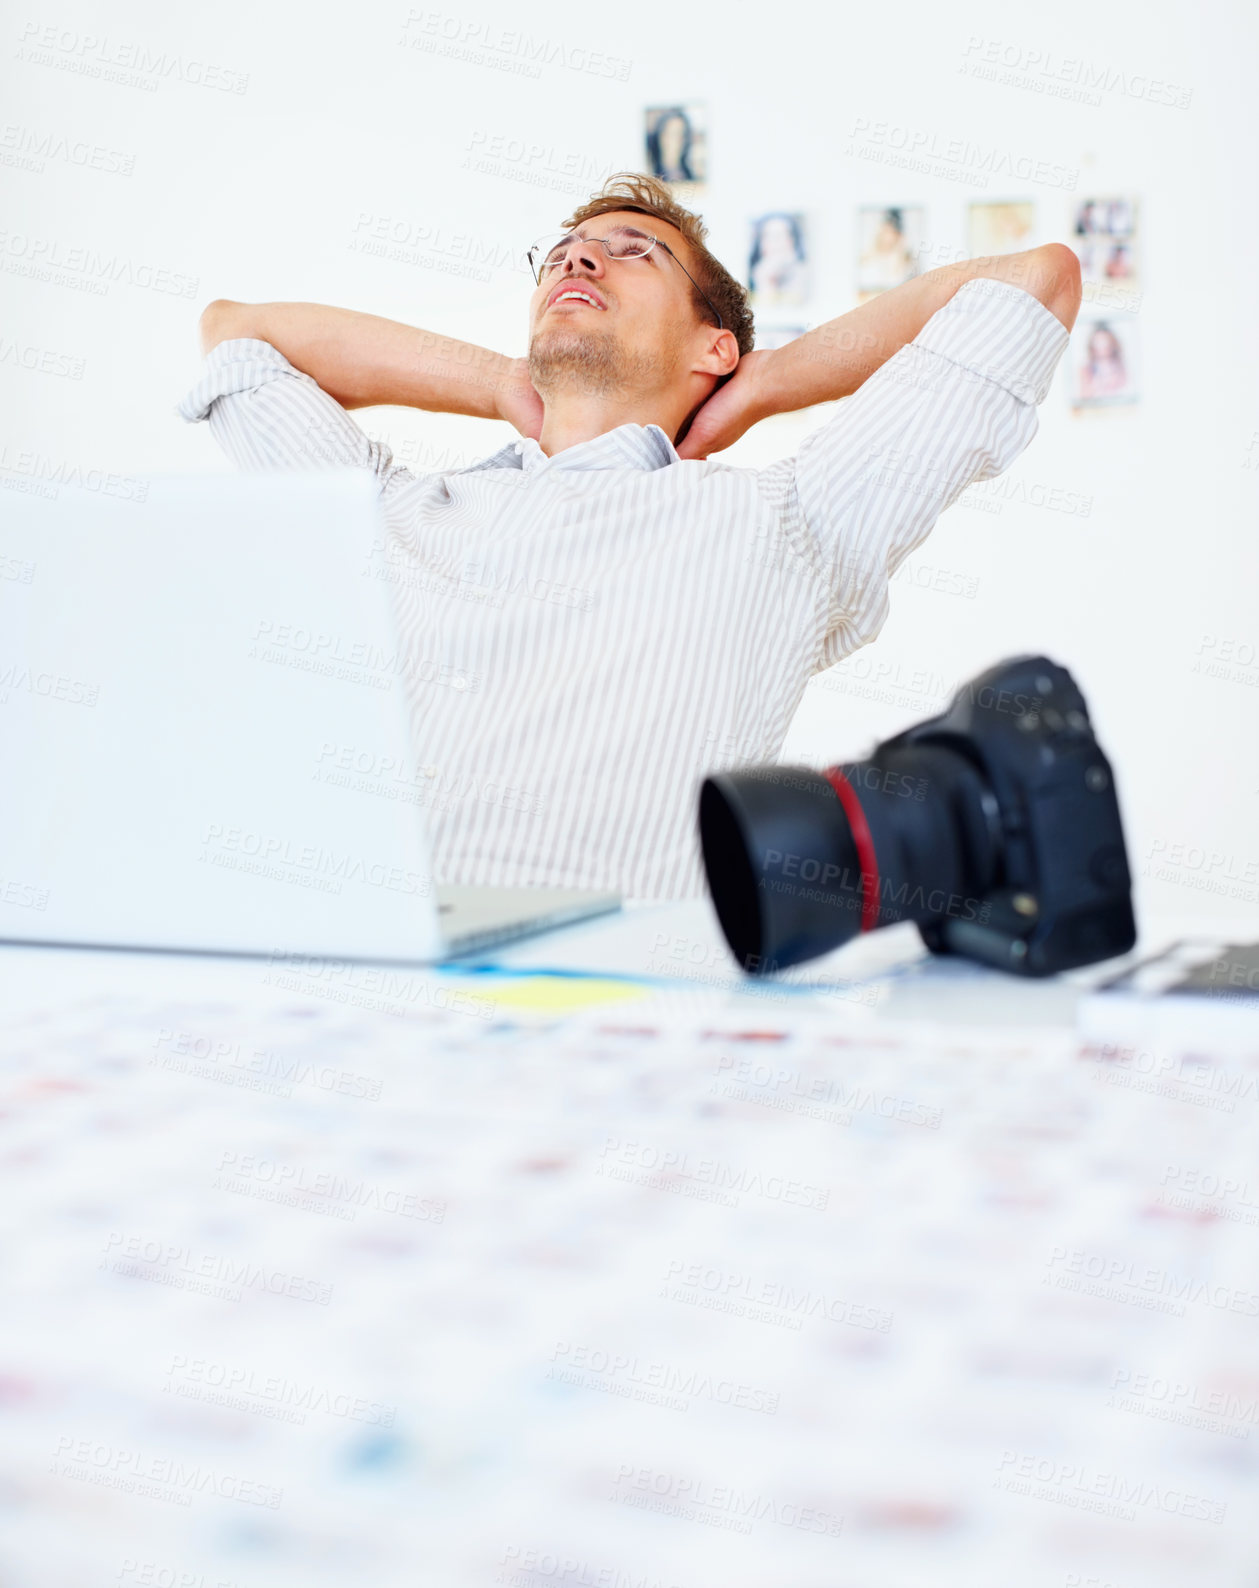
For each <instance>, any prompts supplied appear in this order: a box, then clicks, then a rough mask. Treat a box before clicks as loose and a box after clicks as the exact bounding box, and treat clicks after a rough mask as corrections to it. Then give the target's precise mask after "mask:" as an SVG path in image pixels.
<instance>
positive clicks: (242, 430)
mask: <svg viewBox="0 0 1259 1588" xmlns="http://www.w3.org/2000/svg"><path fill="white" fill-rule="evenodd" d="M177 412H178V413H179V415H180V416H181V418H183V419H186V420H187V421H188V422H189V423H190V424H195V423H196V422H197V421H198V420H202V419H205V420H208V421H209V425H210V433H211V434H212V435H213V437H214V439H215V440H216V441H217V442H218V444H219V445H220V446H221V447H222V448H223V451H224V452H226V454H227V455H228V457H229V458H231V460H232V462H233V463H235V464H236V465H237V466H238V467H239V468H241V469H246V470H251V471H260V470H266V469H325V468H327V469H343V468H346V467H349V468H361V469H368V470H370V471H371V472H372V473H373V474H375V475H376V476H377V478H378V479H379V480H380V484H381V490H382V492H383V491H384V490H386V489H388V488H390V487H392V486H397V485H399V484H402V483H404V482H408V481H410V480H412V479H414V478H415V476H414V475H413V474H412V473H411V472H410V471H409V470H408V469H405V468H403V467H402V466H401V464H396V463H394V461H393V454H392V453H391V452H390V450H389V448H388V447H387V446H385V444H384V443H383V442H380V441H373V440H372V439H371V438H370V437H369V436H367V435H365V434H364V433H363V431H362V430H361V429H360V428H359V427H358V425H356V424H355V423H354V421H353V419H351V418H350V416H349V414H348V413H346V411H345V409H344V408H342V406H341V404H340V403H339V402H337V401H336V399H335V398H334V397H330V396H329V395H328V393H327V392H326V391H324V389H323V388H322V387H321V386H320V385H319V384H318V382H317V381H315V380H313V379H312V378H311V377H310V376H309V375H306V374H303V372H302V371H301V370H299V369H294V367H293V366H292V364H290V363H289V361H288V359H286V358H285V357H284V355H283V353H281V352H279V351H278V349H276V348H274V347H272V346H271V344H270V342H261V341H257V340H255V339H253V338H247V337H242V338H238V339H237V340H235V341H230V342H220V343H219V344H218V346H217V347H215V348H213V349H211V351H210V352H209V353H208V354H207V355H206V359H205V363H204V365H203V366H202V370H201V379H200V380H199V381H198V382H197V384H196V385H195V386H194V387H193V388H192V390H191V391H190V392H189V393H188V394H187V396H186V397H184V399H183V401H182V402H180V403H179V405H178V408H177Z"/></svg>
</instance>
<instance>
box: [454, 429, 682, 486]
mask: <svg viewBox="0 0 1259 1588" xmlns="http://www.w3.org/2000/svg"><path fill="white" fill-rule="evenodd" d="M678 461H679V459H678V455H677V452H676V451H675V450H674V446H673V443H672V441H670V440H669V438H668V436H667V435H665V433H664V431H663V430H662V429H661V428H660V426H659V425H635V424H625V425H618V426H617V427H616V429H615V430H605V431H604V433H603V434H602V435H601V436H594V437H592V438H591V440H589V441H580V442H578V444H577V445H576V446H575V447H565V448H564V450H563V452H557V453H556V454H555V456H554V457H552V458H548V457H547V455H546V453H545V452H543V450H542V448H541V447H540V446H539V445H538V443H537V442H536V441H535V440H534V439H533V437H532V436H524V437H522V438H521V439H520V440H519V441H509V442H508V443H507V445H506V446H505V447H503V448H501V449H500V450H499V451H498V452H495V453H494V454H493V455H492V456H491V457H488V458H482V459H481V461H480V462H479V463H474V464H472V465H471V467H470V468H468V469H466V470H464V471H463V472H464V473H468V474H471V473H472V472H473V471H474V470H477V469H520V470H522V471H523V472H524V473H526V474H538V473H542V472H544V471H545V470H547V469H574V470H589V469H645V470H649V469H662V468H664V467H665V466H666V465H667V464H670V463H677V462H678Z"/></svg>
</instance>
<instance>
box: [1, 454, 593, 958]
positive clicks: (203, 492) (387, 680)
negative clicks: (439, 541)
mask: <svg viewBox="0 0 1259 1588" xmlns="http://www.w3.org/2000/svg"><path fill="white" fill-rule="evenodd" d="M89 478H90V477H89ZM111 478H114V477H110V476H102V477H101V486H102V489H101V490H99V491H95V492H94V491H91V490H88V489H83V488H79V487H74V486H68V485H61V486H56V487H49V488H48V489H50V490H52V491H53V492H55V496H54V498H53V499H47V498H44V497H41V496H39V495H35V494H29V495H22V494H18V493H16V492H10V491H8V490H3V491H0V940H3V941H8V942H25V943H59V944H73V945H83V946H102V947H116V948H144V949H176V950H192V951H201V952H217V953H243V954H268V955H269V954H274V953H276V952H290V953H301V954H315V955H329V956H335V957H337V958H341V959H361V960H375V961H380V960H385V961H401V962H413V963H432V962H435V961H440V960H444V959H450V958H457V957H460V956H463V955H469V954H475V953H478V952H481V951H483V950H485V949H487V948H490V947H493V946H494V945H496V944H499V943H505V942H509V941H511V940H513V939H515V938H518V937H524V936H527V935H529V934H531V933H534V932H537V931H541V930H544V929H546V928H549V927H555V926H561V925H566V924H568V923H570V922H572V921H577V920H581V919H584V918H585V917H587V916H594V915H599V914H603V913H604V912H606V911H609V910H614V909H616V908H617V907H618V905H619V903H620V900H619V897H618V896H617V895H616V894H614V893H596V892H591V891H579V890H561V889H534V888H483V887H470V886H436V885H434V882H433V878H432V875H431V869H430V863H429V851H428V846H427V841H426V836H425V825H424V815H425V809H426V806H428V805H431V803H432V798H431V795H430V793H429V792H428V789H427V788H426V784H425V779H424V777H423V775H422V774H421V770H420V768H419V766H418V765H417V756H416V754H415V750H416V748H417V747H415V746H413V745H412V744H411V743H410V742H409V728H408V714H407V710H406V702H405V697H404V683H403V679H402V677H401V674H400V671H399V669H398V666H397V658H398V654H399V647H398V639H397V633H396V630H395V625H394V620H393V603H392V599H391V591H392V590H393V588H394V586H395V584H396V578H397V571H396V569H392V568H391V567H390V565H389V564H388V562H387V561H386V560H385V558H384V557H383V555H382V552H383V529H382V525H381V520H380V517H379V508H378V503H377V496H376V486H375V482H374V480H373V479H372V478H371V476H369V475H368V474H367V473H366V472H365V471H361V470H336V471H329V472H327V473H318V474H310V473H305V474H292V473H275V474H253V475H211V476H182V477H171V478H159V479H155V480H152V481H149V482H147V483H148V490H147V495H146V496H145V497H144V499H143V500H134V499H128V500H123V499H121V498H119V497H115V496H110V495H107V494H105V491H104V487H105V486H106V485H107V484H108V483H109V482H110V479H111ZM124 483H125V484H126V485H127V487H128V488H131V482H124ZM391 578H392V580H393V581H394V582H393V583H391ZM419 748H421V749H422V747H419ZM425 770H431V769H425Z"/></svg>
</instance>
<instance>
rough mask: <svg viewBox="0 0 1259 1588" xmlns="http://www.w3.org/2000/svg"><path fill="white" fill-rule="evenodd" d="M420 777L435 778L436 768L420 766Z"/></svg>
mask: <svg viewBox="0 0 1259 1588" xmlns="http://www.w3.org/2000/svg"><path fill="white" fill-rule="evenodd" d="M420 776H421V777H436V776H437V768H436V767H435V766H422V767H421V768H420Z"/></svg>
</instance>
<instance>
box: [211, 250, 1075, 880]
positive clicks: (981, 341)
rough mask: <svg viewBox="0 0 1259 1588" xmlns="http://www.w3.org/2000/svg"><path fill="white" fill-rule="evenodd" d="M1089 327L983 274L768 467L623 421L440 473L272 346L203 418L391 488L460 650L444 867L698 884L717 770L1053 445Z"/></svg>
mask: <svg viewBox="0 0 1259 1588" xmlns="http://www.w3.org/2000/svg"><path fill="white" fill-rule="evenodd" d="M1067 340H1068V338H1067V332H1066V329H1065V328H1064V327H1063V325H1062V324H1061V323H1060V322H1059V321H1058V320H1057V319H1056V318H1055V317H1054V316H1053V315H1052V314H1051V313H1050V312H1049V310H1048V309H1046V308H1044V307H1043V305H1041V304H1040V303H1039V302H1037V300H1036V299H1035V298H1033V297H1031V296H1030V295H1029V294H1028V293H1026V292H1024V291H1023V290H1022V289H1021V288H1018V287H1015V286H1012V285H1009V284H1008V283H1003V282H998V281H995V280H991V279H983V278H981V279H975V280H972V281H969V282H967V283H966V284H965V285H964V286H962V287H961V288H960V290H959V291H958V292H957V293H956V294H955V295H954V296H953V298H952V299H950V301H949V302H948V303H947V304H945V306H944V307H943V308H941V309H940V310H938V311H937V313H935V314H934V315H933V316H932V317H931V319H930V320H929V321H928V322H927V324H926V326H925V327H924V328H923V330H922V331H921V332H920V333H919V335H918V336H917V337H916V338H915V340H914V341H913V342H911V343H910V344H908V345H907V346H906V347H903V348H902V349H901V350H900V351H899V352H898V353H896V354H895V355H894V356H893V357H892V358H891V359H889V360H888V361H887V362H886V363H885V364H883V365H882V367H881V368H879V369H878V370H877V371H876V372H875V373H874V374H873V375H872V376H871V377H870V378H869V379H868V380H867V381H866V382H865V383H864V384H863V385H862V386H861V387H860V389H859V390H858V391H857V392H855V393H854V394H853V395H852V396H851V397H848V398H845V399H844V400H843V401H841V402H839V403H838V404H837V405H836V407H835V408H834V410H833V412H832V414H831V416H830V417H829V418H828V419H827V421H826V422H825V423H824V424H822V425H821V426H820V427H819V428H818V429H817V430H815V431H814V432H813V433H812V434H811V435H809V436H808V437H807V438H806V440H805V441H804V442H803V444H802V445H801V447H800V449H799V452H798V453H797V455H796V456H795V457H792V458H785V459H783V460H782V461H781V462H778V463H775V464H772V465H770V466H769V467H767V468H760V469H752V468H737V467H735V466H733V465H732V464H730V463H724V462H722V461H721V458H720V457H717V458H715V459H710V460H708V461H705V462H699V461H694V460H687V461H683V460H681V459H679V458H678V455H677V453H676V451H675V450H674V448H673V445H672V443H671V442H670V440H669V438H668V437H667V436H666V435H665V433H664V432H663V431H662V430H661V429H660V428H659V426H657V425H654V424H649V425H647V426H645V427H644V426H641V425H637V424H624V425H620V426H618V427H617V428H616V429H615V430H610V431H608V432H606V433H605V434H603V435H600V436H597V437H595V438H594V439H593V440H590V441H585V442H582V443H580V444H579V445H577V446H573V447H569V448H567V449H565V450H564V451H562V452H558V453H556V455H555V456H554V457H547V456H546V454H545V453H544V452H543V451H542V449H541V447H540V446H539V445H538V443H537V442H536V441H534V440H531V439H526V440H521V441H515V442H512V443H509V444H508V445H507V446H505V447H503V448H502V449H501V450H500V451H498V452H495V453H494V454H493V455H492V456H491V457H488V458H485V459H484V460H483V461H481V462H480V463H476V464H473V465H472V466H471V467H469V468H462V469H453V470H443V471H442V472H440V473H434V474H416V473H413V472H412V471H410V470H408V469H405V468H402V467H400V466H399V465H397V464H395V463H394V462H393V458H392V454H391V452H390V450H389V448H388V447H387V446H385V445H383V444H382V443H381V442H379V441H373V440H370V439H369V438H368V437H367V436H366V435H365V434H364V433H363V431H362V430H361V429H360V428H359V426H358V425H357V424H355V422H354V421H353V420H352V419H351V418H350V416H349V415H348V414H347V413H346V412H345V410H344V409H343V408H342V407H341V406H340V405H339V404H338V403H337V402H335V401H334V400H333V398H331V397H330V396H328V394H327V393H326V392H324V391H323V390H322V389H321V388H320V387H319V386H318V385H317V384H316V382H315V381H314V380H312V379H311V377H310V376H308V375H305V374H302V373H301V372H300V371H298V370H296V369H294V368H293V366H292V365H291V364H289V362H288V361H287V360H286V359H285V358H284V357H283V356H282V355H281V354H280V353H279V352H277V350H276V349H275V348H273V347H271V346H270V345H269V344H268V343H266V342H261V341H255V340H237V341H230V342H222V343H220V344H219V345H218V346H217V347H216V348H214V349H213V350H212V351H211V353H210V354H209V356H208V357H207V359H206V361H205V365H204V368H203V371H202V375H201V379H200V380H199V381H198V383H197V385H196V386H195V387H194V388H193V390H192V391H191V392H190V393H189V394H188V395H187V396H186V397H185V398H184V400H183V402H182V403H181V404H180V405H179V412H180V414H181V415H182V416H183V417H184V418H185V419H187V420H190V421H195V420H199V419H206V418H208V419H209V422H210V429H211V432H212V433H213V435H214V437H215V439H216V440H217V441H218V442H219V443H220V445H221V446H222V447H223V448H224V450H225V451H226V452H227V454H228V456H229V457H230V458H232V460H233V461H234V462H235V463H236V464H237V465H239V466H240V467H242V468H245V469H272V468H287V469H292V468H305V467H309V468H311V469H317V468H325V467H344V466H346V465H351V466H355V467H359V468H363V469H369V470H371V471H372V472H373V473H374V474H375V475H376V477H377V479H378V480H379V482H380V501H381V507H382V514H383V522H384V539H383V541H382V543H381V548H380V554H381V556H382V558H383V559H384V562H383V564H382V571H385V572H386V576H387V577H388V578H389V580H390V582H391V586H392V589H393V590H394V591H395V592H396V598H397V614H398V621H399V624H400V628H401V635H400V638H401V641H402V644H403V647H404V650H405V649H407V648H408V647H411V648H413V654H414V655H417V656H423V657H425V658H428V659H436V662H435V663H432V664H430V665H426V666H425V667H423V668H420V669H412V671H411V673H410V674H408V676H407V677H406V680H405V687H406V690H407V700H408V705H409V708H410V714H411V726H412V733H413V742H414V746H415V752H416V757H417V761H418V763H419V770H420V774H421V777H422V778H423V779H427V782H424V783H422V787H423V788H424V790H425V794H424V797H423V800H422V803H423V804H424V805H425V806H426V808H427V813H428V814H427V818H426V820H427V826H428V832H429V841H430V843H431V845H432V851H433V860H434V867H435V873H436V876H437V879H438V880H439V881H441V882H464V883H492V884H498V885H503V886H530V885H532V886H548V885H549V886H555V887H586V888H613V889H618V890H619V891H620V892H621V893H623V894H624V895H625V896H626V897H629V898H642V899H661V898H686V897H693V896H696V895H699V894H701V893H702V892H703V891H704V876H703V867H702V862H701V857H700V848H699V839H698V828H697V822H696V811H697V792H698V786H699V782H700V780H701V779H702V778H703V776H704V775H705V774H706V773H708V772H709V771H712V770H714V769H718V768H721V767H729V766H733V765H740V764H750V763H764V762H769V761H774V760H776V759H777V757H778V754H779V751H780V749H781V747H782V744H783V741H784V739H785V737H786V734H787V730H788V727H789V726H790V724H791V720H792V717H793V715H794V713H795V710H796V707H797V706H798V705H799V703H800V699H801V696H802V695H803V693H804V689H805V685H806V684H807V682H808V680H809V678H810V677H811V675H812V674H814V673H816V672H819V671H821V670H822V669H824V668H828V667H831V666H833V665H834V664H835V663H837V662H839V661H841V660H842V659H843V658H844V657H846V656H850V655H851V654H852V653H853V652H854V651H855V650H857V649H858V648H859V647H860V646H862V645H868V644H869V642H870V641H871V640H872V639H874V638H875V636H876V635H877V634H878V632H879V630H880V628H881V627H882V626H883V623H884V621H885V620H886V618H887V614H888V583H889V579H890V577H891V575H892V574H893V573H894V572H895V571H896V568H897V567H898V565H899V564H900V563H901V561H902V560H903V559H904V558H905V557H906V556H907V555H908V554H909V553H910V552H911V551H912V550H913V549H914V548H915V547H916V546H917V545H918V544H919V543H920V542H921V541H922V540H923V539H924V537H925V536H926V535H927V534H928V532H929V531H930V529H931V527H932V525H933V524H934V523H935V521H936V519H937V518H938V517H939V515H940V513H941V512H943V510H944V509H945V508H946V507H948V506H949V505H950V504H951V503H952V502H953V501H954V500H955V499H956V498H957V496H958V495H959V494H960V493H961V492H962V491H963V490H964V489H965V488H966V486H967V485H969V484H970V483H971V482H972V481H976V480H987V479H991V478H992V477H993V476H994V475H997V474H999V473H1001V471H1002V470H1004V469H1005V468H1007V467H1008V466H1009V465H1010V463H1011V462H1013V460H1014V459H1015V458H1016V457H1017V456H1018V455H1019V454H1020V453H1021V452H1022V451H1023V449H1024V448H1025V447H1026V446H1027V444H1028V442H1029V441H1030V440H1031V439H1032V437H1033V435H1034V434H1035V433H1036V426H1037V417H1036V404H1038V403H1039V402H1041V401H1043V399H1044V397H1045V394H1046V392H1047V390H1048V387H1049V383H1050V380H1051V377H1052V375H1053V372H1054V369H1055V367H1056V365H1057V363H1058V361H1059V359H1060V358H1061V356H1062V353H1063V350H1064V349H1065V347H1066V345H1067ZM437 663H440V665H437Z"/></svg>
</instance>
